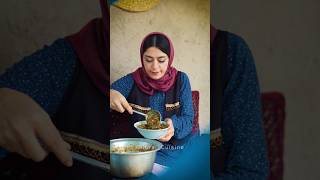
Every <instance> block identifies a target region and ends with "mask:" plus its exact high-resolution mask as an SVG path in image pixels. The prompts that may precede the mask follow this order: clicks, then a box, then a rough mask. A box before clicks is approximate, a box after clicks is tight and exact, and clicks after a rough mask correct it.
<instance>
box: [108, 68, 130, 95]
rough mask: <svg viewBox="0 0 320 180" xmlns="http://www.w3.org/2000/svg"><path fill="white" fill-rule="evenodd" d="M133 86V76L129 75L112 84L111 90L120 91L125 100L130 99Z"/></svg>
mask: <svg viewBox="0 0 320 180" xmlns="http://www.w3.org/2000/svg"><path fill="white" fill-rule="evenodd" d="M133 84H134V80H133V77H132V74H127V75H126V76H123V77H122V78H120V79H118V80H116V81H114V82H113V83H112V84H111V89H113V90H116V91H119V92H120V93H121V94H122V95H123V96H124V97H125V98H128V96H129V94H130V91H131V89H132V86H133Z"/></svg>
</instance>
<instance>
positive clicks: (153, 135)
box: [134, 121, 169, 139]
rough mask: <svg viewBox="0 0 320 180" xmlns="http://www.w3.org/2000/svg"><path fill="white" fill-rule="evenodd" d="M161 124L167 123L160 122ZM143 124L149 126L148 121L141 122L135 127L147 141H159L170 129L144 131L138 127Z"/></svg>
mask: <svg viewBox="0 0 320 180" xmlns="http://www.w3.org/2000/svg"><path fill="white" fill-rule="evenodd" d="M160 123H161V124H166V122H165V121H160ZM141 124H147V121H139V122H136V123H134V127H135V128H136V129H137V130H138V132H139V133H140V134H141V135H142V136H143V137H145V138H147V139H159V138H161V137H162V136H164V135H165V134H166V133H167V132H168V129H169V127H167V128H165V129H143V128H139V127H138V126H139V125H141Z"/></svg>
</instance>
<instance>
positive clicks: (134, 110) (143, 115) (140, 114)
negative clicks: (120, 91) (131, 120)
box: [132, 110, 147, 117]
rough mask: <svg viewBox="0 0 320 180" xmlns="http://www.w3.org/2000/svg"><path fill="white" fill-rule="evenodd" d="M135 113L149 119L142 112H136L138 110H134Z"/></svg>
mask: <svg viewBox="0 0 320 180" xmlns="http://www.w3.org/2000/svg"><path fill="white" fill-rule="evenodd" d="M132 111H133V112H134V113H137V114H140V115H142V116H145V117H147V114H145V113H142V112H139V111H136V110H132Z"/></svg>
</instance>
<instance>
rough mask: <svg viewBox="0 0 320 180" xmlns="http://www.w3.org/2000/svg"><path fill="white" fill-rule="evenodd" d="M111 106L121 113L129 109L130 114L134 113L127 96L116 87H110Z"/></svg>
mask: <svg viewBox="0 0 320 180" xmlns="http://www.w3.org/2000/svg"><path fill="white" fill-rule="evenodd" d="M110 108H111V109H112V110H115V111H118V112H120V113H123V112H124V111H125V110H126V111H128V113H129V114H132V113H133V111H132V107H131V106H130V105H129V103H128V101H127V100H126V98H125V97H124V96H123V95H122V94H121V93H120V92H119V91H116V90H114V89H110Z"/></svg>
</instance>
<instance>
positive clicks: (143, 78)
mask: <svg viewBox="0 0 320 180" xmlns="http://www.w3.org/2000/svg"><path fill="white" fill-rule="evenodd" d="M155 34H159V35H162V36H164V37H165V38H166V39H167V40H168V42H169V45H170V54H169V63H168V68H167V71H166V73H165V74H164V75H163V77H162V78H160V79H157V80H154V79H151V78H150V77H149V76H148V74H147V73H146V71H145V69H144V67H143V53H144V52H143V44H144V42H145V40H146V39H147V38H149V37H150V36H151V35H155ZM173 57H174V49H173V45H172V42H171V40H170V39H169V38H168V37H167V36H166V35H165V34H163V33H160V32H152V33H150V34H148V35H147V36H146V37H145V38H144V39H143V41H142V43H141V46H140V60H141V66H142V67H140V68H138V69H137V70H136V71H135V72H133V79H134V81H135V83H136V85H137V86H138V88H139V89H140V90H141V91H142V92H144V93H146V94H148V95H150V96H152V95H153V94H154V92H155V91H156V90H157V91H162V92H167V91H168V90H169V89H170V88H171V86H172V85H174V83H175V81H176V76H177V70H176V69H175V68H174V67H171V65H172V62H173Z"/></svg>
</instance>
